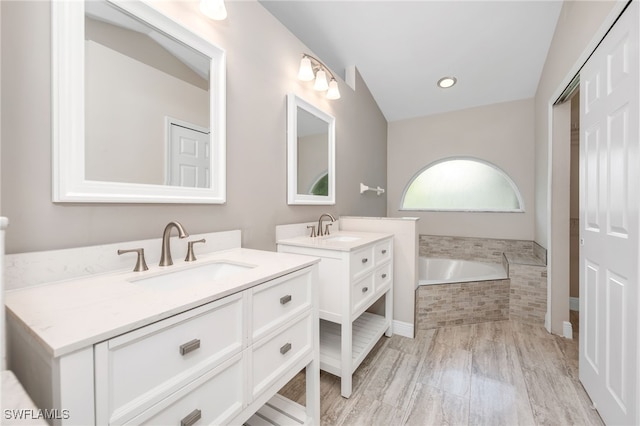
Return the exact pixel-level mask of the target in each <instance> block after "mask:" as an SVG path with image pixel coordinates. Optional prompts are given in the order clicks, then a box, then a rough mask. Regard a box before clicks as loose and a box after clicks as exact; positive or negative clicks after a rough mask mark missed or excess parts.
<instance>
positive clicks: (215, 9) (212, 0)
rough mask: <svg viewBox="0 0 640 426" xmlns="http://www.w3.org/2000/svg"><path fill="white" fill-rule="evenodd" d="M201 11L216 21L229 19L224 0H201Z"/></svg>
mask: <svg viewBox="0 0 640 426" xmlns="http://www.w3.org/2000/svg"><path fill="white" fill-rule="evenodd" d="M200 11H201V12H202V13H204V14H205V15H206V16H208V17H209V18H211V19H214V20H216V21H222V20H224V19H227V8H226V7H225V5H224V0H200Z"/></svg>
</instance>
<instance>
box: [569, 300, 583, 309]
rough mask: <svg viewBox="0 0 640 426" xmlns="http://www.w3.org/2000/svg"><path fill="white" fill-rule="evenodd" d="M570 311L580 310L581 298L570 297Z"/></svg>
mask: <svg viewBox="0 0 640 426" xmlns="http://www.w3.org/2000/svg"><path fill="white" fill-rule="evenodd" d="M569 309H571V310H572V311H579V310H580V298H579V297H570V298H569Z"/></svg>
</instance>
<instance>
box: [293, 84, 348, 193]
mask: <svg viewBox="0 0 640 426" xmlns="http://www.w3.org/2000/svg"><path fill="white" fill-rule="evenodd" d="M298 108H302V109H304V110H305V111H307V112H308V113H310V114H312V115H314V116H315V117H318V118H319V119H320V120H322V121H325V122H326V123H327V130H328V141H327V142H328V143H327V145H328V152H327V155H328V163H327V173H328V175H329V176H328V183H329V194H328V195H312V194H299V193H298V125H297V124H298ZM335 153H336V119H335V118H334V117H333V116H331V115H329V114H327V113H326V112H324V111H322V110H320V109H319V108H317V107H316V106H314V105H312V104H311V103H309V102H307V101H305V100H304V99H302V98H301V97H299V96H297V95H295V94H293V93H289V94H288V95H287V201H288V203H289V204H294V205H295V204H298V205H330V204H335V203H336V184H335V182H336V167H335V164H336V154H335Z"/></svg>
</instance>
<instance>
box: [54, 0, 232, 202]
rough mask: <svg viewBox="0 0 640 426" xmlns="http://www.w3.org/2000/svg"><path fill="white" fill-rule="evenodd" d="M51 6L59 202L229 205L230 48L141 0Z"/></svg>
mask: <svg viewBox="0 0 640 426" xmlns="http://www.w3.org/2000/svg"><path fill="white" fill-rule="evenodd" d="M51 8H52V74H53V78H52V111H53V168H52V169H53V196H52V198H53V201H54V202H105V203H108V202H114V203H209V204H221V203H224V202H225V201H226V182H225V177H226V136H225V130H226V129H225V104H226V100H225V98H226V96H225V81H226V76H225V68H226V64H225V61H226V55H225V52H224V50H222V49H220V48H218V47H216V46H214V45H213V44H211V43H210V42H208V41H207V40H205V39H204V38H202V37H200V36H199V35H197V34H195V33H193V32H191V31H190V30H188V29H186V28H185V27H183V26H182V25H180V24H178V23H177V22H175V21H173V20H172V19H170V18H169V17H167V16H165V15H164V14H163V13H161V12H159V11H158V10H156V9H155V8H154V7H152V6H151V5H149V4H147V3H144V2H141V1H132V0H87V1H74V0H63V1H54V2H52V3H51Z"/></svg>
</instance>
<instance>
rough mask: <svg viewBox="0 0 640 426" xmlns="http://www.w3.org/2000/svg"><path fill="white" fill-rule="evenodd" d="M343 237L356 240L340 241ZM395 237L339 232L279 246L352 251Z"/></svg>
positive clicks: (287, 240)
mask: <svg viewBox="0 0 640 426" xmlns="http://www.w3.org/2000/svg"><path fill="white" fill-rule="evenodd" d="M341 237H347V238H355V239H348V240H346V241H345V240H340V238H341ZM389 237H393V234H384V233H377V232H356V231H339V232H335V233H331V234H330V235H326V236H322V237H309V236H307V235H305V236H301V237H294V238H286V239H282V240H278V244H282V245H289V246H297V247H309V248H316V249H324V250H337V251H351V250H355V249H358V248H360V247H363V246H365V245H367V244H370V243H375V242H377V241H381V240H384V239H385V238H389Z"/></svg>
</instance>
